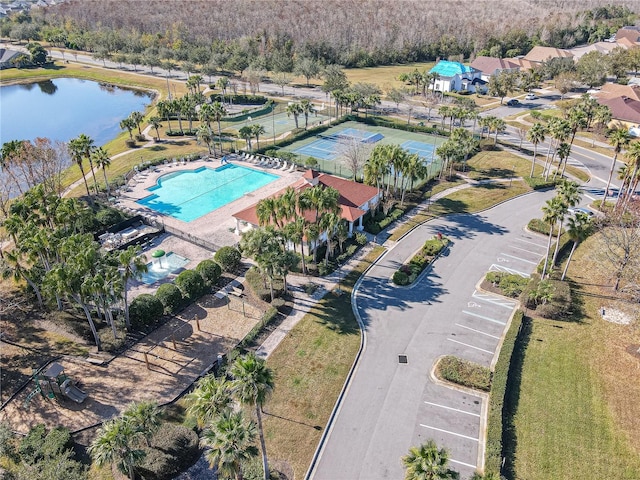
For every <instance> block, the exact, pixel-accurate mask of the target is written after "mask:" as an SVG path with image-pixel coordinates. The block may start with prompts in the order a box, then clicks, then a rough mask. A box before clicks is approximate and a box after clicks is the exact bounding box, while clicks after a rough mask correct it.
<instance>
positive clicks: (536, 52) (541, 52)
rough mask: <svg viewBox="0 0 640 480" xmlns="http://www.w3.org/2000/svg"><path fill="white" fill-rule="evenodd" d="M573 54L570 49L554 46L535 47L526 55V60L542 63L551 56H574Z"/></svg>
mask: <svg viewBox="0 0 640 480" xmlns="http://www.w3.org/2000/svg"><path fill="white" fill-rule="evenodd" d="M572 57H573V55H572V54H571V52H569V51H568V50H563V49H561V48H553V47H541V46H539V45H538V46H536V47H533V48H532V49H531V50H530V51H529V53H527V54H526V55H525V56H524V59H525V60H528V61H530V62H534V63H542V62H545V61H547V60H549V59H550V58H572Z"/></svg>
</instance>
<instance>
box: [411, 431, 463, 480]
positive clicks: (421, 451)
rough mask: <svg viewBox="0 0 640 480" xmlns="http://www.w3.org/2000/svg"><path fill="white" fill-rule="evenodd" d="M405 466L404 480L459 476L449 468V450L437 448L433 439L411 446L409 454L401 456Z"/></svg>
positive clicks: (434, 479)
mask: <svg viewBox="0 0 640 480" xmlns="http://www.w3.org/2000/svg"><path fill="white" fill-rule="evenodd" d="M402 463H403V464H404V467H405V468H406V470H407V472H406V474H405V477H404V478H405V480H447V479H457V478H459V474H458V472H455V471H453V470H451V469H450V468H449V467H448V465H449V452H447V451H446V450H445V449H444V448H441V449H438V446H437V445H436V443H435V442H434V441H433V440H428V441H427V442H425V443H423V444H422V445H420V446H419V447H411V448H410V449H409V454H408V455H405V456H404V457H402Z"/></svg>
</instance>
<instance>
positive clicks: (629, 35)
mask: <svg viewBox="0 0 640 480" xmlns="http://www.w3.org/2000/svg"><path fill="white" fill-rule="evenodd" d="M623 38H626V39H628V40H631V41H632V42H637V41H638V39H640V31H638V30H637V27H632V28H629V27H622V28H621V29H619V30H618V31H617V32H616V41H619V40H621V39H623Z"/></svg>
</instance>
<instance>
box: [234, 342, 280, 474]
mask: <svg viewBox="0 0 640 480" xmlns="http://www.w3.org/2000/svg"><path fill="white" fill-rule="evenodd" d="M231 376H232V377H233V379H234V380H233V385H234V391H235V395H236V396H237V398H238V400H239V401H240V402H241V403H242V404H244V405H250V406H255V408H256V417H257V419H258V433H259V434H260V447H261V449H262V465H263V468H264V478H265V480H268V478H269V464H268V462H267V448H266V445H265V441H264V431H263V429H262V405H264V403H265V402H266V400H267V398H269V396H270V395H271V392H273V387H274V379H273V372H272V371H271V369H270V368H268V367H267V366H266V364H265V361H264V360H262V359H260V358H258V357H256V355H255V353H248V354H247V355H245V356H244V357H239V358H238V359H237V360H236V361H235V363H234V364H233V366H232V368H231Z"/></svg>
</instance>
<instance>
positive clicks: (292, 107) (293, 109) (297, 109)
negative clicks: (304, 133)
mask: <svg viewBox="0 0 640 480" xmlns="http://www.w3.org/2000/svg"><path fill="white" fill-rule="evenodd" d="M286 112H287V117H290V116H291V115H293V119H294V120H295V122H296V129H298V128H299V127H298V115H300V114H301V113H302V105H300V104H299V103H290V104H289V105H287V108H286Z"/></svg>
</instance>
